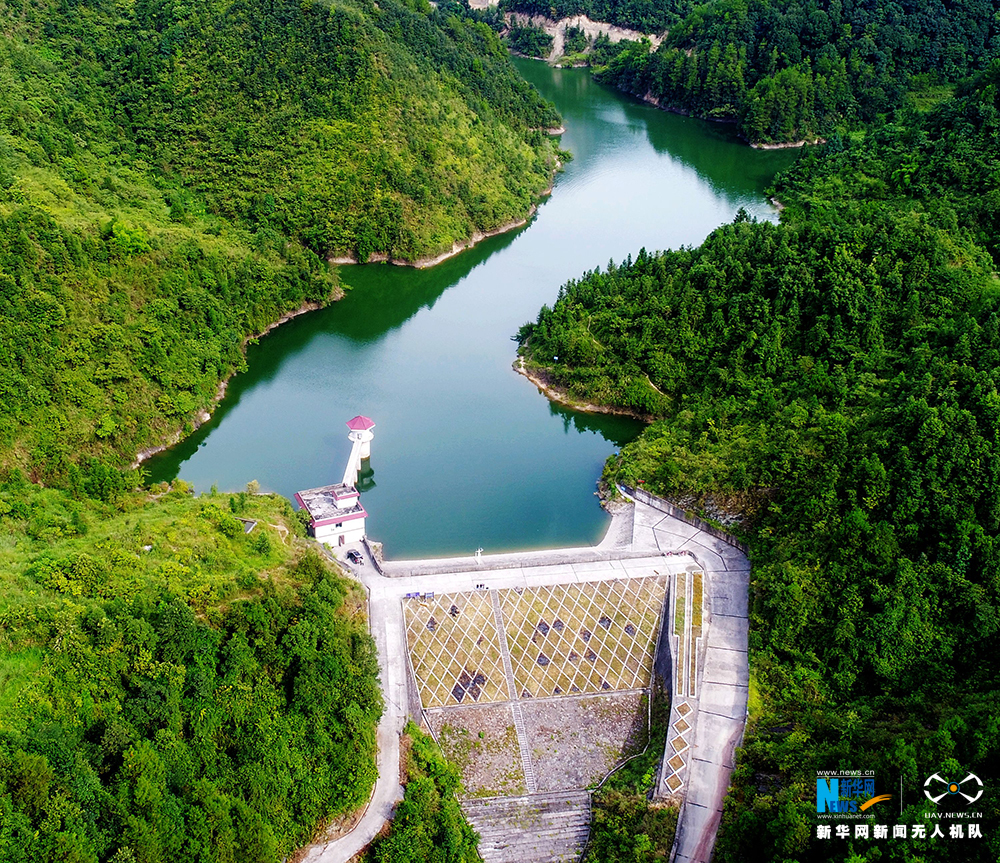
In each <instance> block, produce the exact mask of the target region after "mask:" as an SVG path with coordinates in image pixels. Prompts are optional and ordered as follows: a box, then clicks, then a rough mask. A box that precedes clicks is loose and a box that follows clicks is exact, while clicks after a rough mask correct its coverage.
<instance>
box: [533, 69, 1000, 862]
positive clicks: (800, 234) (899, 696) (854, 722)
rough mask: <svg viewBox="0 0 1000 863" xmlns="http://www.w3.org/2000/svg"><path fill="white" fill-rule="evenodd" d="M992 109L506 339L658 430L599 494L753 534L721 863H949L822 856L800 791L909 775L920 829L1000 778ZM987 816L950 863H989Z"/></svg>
mask: <svg viewBox="0 0 1000 863" xmlns="http://www.w3.org/2000/svg"><path fill="white" fill-rule="evenodd" d="M998 85H1000V66H994V67H992V68H991V69H990V70H989V72H988V73H987V74H984V75H982V76H981V77H979V78H978V79H976V80H975V81H973V82H971V83H970V84H968V85H966V86H964V87H963V88H962V89H961V91H960V93H959V95H958V96H957V97H956V98H954V99H951V100H948V101H946V102H944V103H943V104H941V105H940V106H939V107H937V108H936V109H935V110H933V111H931V112H930V113H929V114H927V115H926V116H923V115H919V114H917V113H916V112H912V111H911V112H909V113H907V114H906V115H905V116H902V117H900V118H899V119H898V120H897V122H894V123H890V124H886V125H884V126H882V127H880V128H877V129H873V130H871V131H870V132H869V133H868V134H867V135H866V136H863V137H860V138H858V139H856V140H855V139H841V138H837V139H836V140H833V141H831V142H830V144H828V145H827V146H826V147H824V148H822V150H820V151H818V152H811V153H809V154H807V155H806V156H804V157H803V158H802V159H801V160H800V161H799V162H798V163H797V165H796V167H795V168H794V169H793V170H792V171H790V172H789V173H788V174H787V175H786V176H785V177H783V178H781V179H780V181H779V183H778V187H777V192H776V193H777V195H778V197H779V198H780V200H781V201H782V202H783V203H785V204H786V209H785V210H784V212H783V214H782V220H781V224H779V225H772V224H768V223H763V224H757V223H753V222H751V221H749V220H747V219H746V218H744V217H741V218H738V219H737V220H736V223H735V224H732V225H729V226H726V227H723V228H720V229H719V230H717V231H716V232H715V233H714V234H712V235H711V236H710V237H709V238H708V240H706V242H705V243H704V244H703V245H702V246H700V247H698V248H695V249H682V250H679V251H675V252H667V253H661V254H655V255H650V254H648V253H646V252H641V253H640V254H639V255H638V257H637V258H636V259H635V260H629V261H627V262H625V263H624V264H622V265H620V266H611V267H609V268H608V269H607V270H606V271H603V272H602V271H594V272H591V273H588V274H587V275H586V276H584V277H583V278H582V279H580V280H579V281H575V282H571V283H569V284H567V285H566V286H565V287H564V288H563V289H562V290H561V291H560V296H559V300H558V302H557V303H556V304H555V307H554V308H552V309H549V308H543V309H542V311H541V313H540V314H539V317H538V320H537V322H535V323H533V324H528V325H525V326H524V327H523V328H522V330H521V331H520V333H519V339H520V342H521V345H522V353H523V355H524V356H525V357H526V358H527V360H528V362H529V365H530V366H532V367H534V369H535V370H536V372H537V373H539V374H543V375H546V376H547V377H548V378H549V379H550V380H552V381H554V382H555V383H557V384H559V385H561V386H563V387H564V388H566V389H567V390H568V391H569V392H570V393H571V394H572V395H574V396H576V397H578V398H580V399H583V400H586V401H589V402H593V401H600V402H603V403H606V404H612V405H617V406H620V407H621V408H623V409H627V410H632V411H637V412H641V413H646V414H653V415H654V416H655V417H657V421H656V422H655V423H653V424H652V425H651V426H650V427H649V428H648V429H647V431H646V432H645V433H644V434H643V435H642V436H641V437H640V438H639V440H637V441H636V442H635V443H634V444H630V445H629V446H627V447H625V448H624V449H623V450H622V452H621V455H620V456H619V457H616V458H613V459H611V460H610V461H609V462H608V464H607V466H606V470H605V474H606V479H608V480H624V481H627V482H629V483H635V482H638V481H643V482H645V487H646V488H649V489H651V490H653V491H655V492H658V493H660V494H664V495H666V496H668V497H670V498H673V499H675V500H680V501H684V502H685V503H686V505H688V506H691V507H694V508H696V509H702V510H704V511H707V512H714V513H716V514H721V513H722V512H726V511H728V512H730V513H739V514H740V515H741V518H742V522H741V524H740V526H739V527H738V528H737V529H738V530H741V531H742V532H743V534H744V536H745V538H746V540H747V541H748V542H749V544H750V547H751V558H752V562H753V567H754V568H753V580H752V585H751V593H752V596H751V673H752V677H753V683H752V695H751V710H752V713H751V717H750V723H749V726H748V732H747V737H746V741H745V745H744V750H743V752H742V754H741V756H740V758H739V760H738V766H737V771H736V773H735V774H734V777H733V782H734V791H733V793H732V795H731V797H730V798H729V801H728V803H727V809H726V814H725V817H724V820H723V829H722V833H721V836H720V840H719V845H718V855H719V856H720V859H724V860H728V861H734V863H735V861H762V863H763V861H774V860H793V859H794V860H806V859H830V860H844V859H848V858H849V859H853V860H857V861H874V860H884V859H893V860H904V859H905V860H917V859H920V860H945V859H954V854H955V851H954V849H949V847H948V843H938V844H934V843H927V842H923V843H921V842H920V841H919V840H912V841H911V842H910V844H906V843H902V842H897V843H895V844H894V845H893V846H891V847H890V846H887V845H886V844H885V843H882V847H881V848H879V847H875V843H869V842H866V841H864V840H858V841H855V840H851V841H850V842H832V843H830V842H827V843H824V842H818V841H815V840H814V839H812V837H813V836H814V828H813V826H812V825H813V824H814V823H815V808H814V807H815V793H816V785H815V776H816V773H815V771H816V770H820V769H831V768H834V767H842V768H853V769H870V770H875V771H876V774H877V776H878V777H880V778H879V782H880V785H879V788H881V787H882V785H881V783H883V782H886V783H888V782H890V781H892V782H898V779H897V777H899V776H901V777H902V781H903V787H904V789H905V790H906V791H907V793H908V794H909V797H908V800H909V801H910V802H911V803H914V805H911V806H909V807H908V809H907V810H906V812H905V820H907V821H909V822H910V823H919V822H921V821H922V820H923V812H924V807H923V806H920V805H916V804H915V801H916V800H918V799H920V797H919V788H920V787H921V785H922V783H923V780H924V779H925V778H926V777H927V776H929V775H930V774H931V773H933V772H935V771H939V770H941V771H944V773H945V774H946V775H951V774H952V773H955V772H957V771H959V770H970V771H974V772H976V773H977V774H978V775H979V776H980V777H981V778H982V780H983V781H984V783H985V784H986V787H987V788H995V787H996V784H997V781H998V780H1000V771H998V769H997V766H998V764H1000V726H998V724H997V720H996V716H997V714H998V712H1000V686H998V680H1000V660H998V656H1000V555H998V545H997V535H998V531H1000V468H998V464H1000V396H998V393H997V389H998V384H1000V372H998V369H1000V291H998V288H997V277H996V274H995V271H996V268H997V264H998V258H997V255H998V246H997V236H998V232H997V228H998V225H997V203H996V202H997V200H1000V179H998V178H1000V174H998V172H997V168H998V166H1000V143H998V142H1000V137H998V134H997V133H998V130H1000V98H998ZM556 358H558V359H556ZM758 699H759V700H758ZM963 775H964V774H963ZM886 790H887V791H890V792H891V791H893V788H892V787H889V786H888V785H887V786H886ZM893 805H896V803H895V801H894V804H893ZM978 805H979V806H980V807H982V809H983V813H984V816H983V822H984V823H983V828H982V829H983V833H984V835H985V836H986V839H985V840H984V841H983V842H975V843H969V842H966V843H965V844H964V845H963V847H962V849H961V857H962V859H963V860H983V861H986V860H990V861H992V860H995V859H997V856H998V852H1000V836H998V828H1000V809H998V805H997V797H996V796H994V795H992V794H988V795H987V797H984V798H983V801H982V802H981V803H980V804H978ZM929 832H930V829H929V828H928V833H929ZM852 855H857V856H852ZM887 855H888V856H887Z"/></svg>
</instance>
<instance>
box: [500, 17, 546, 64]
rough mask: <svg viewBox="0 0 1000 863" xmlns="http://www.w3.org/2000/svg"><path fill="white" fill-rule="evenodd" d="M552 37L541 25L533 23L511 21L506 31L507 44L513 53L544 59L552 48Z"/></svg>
mask: <svg viewBox="0 0 1000 863" xmlns="http://www.w3.org/2000/svg"><path fill="white" fill-rule="evenodd" d="M552 41H553V40H552V37H551V36H550V35H549V34H548V33H546V32H545V31H544V30H543V29H542V28H541V27H536V26H534V25H533V24H525V25H523V26H522V25H520V24H518V23H517V22H516V21H514V22H512V23H511V25H510V28H509V29H508V31H507V35H506V42H507V46H508V47H509V48H510V50H511V51H513V52H514V53H515V54H521V55H522V56H524V57H536V58H538V59H540V60H544V59H545V58H546V57H548V56H549V52H550V51H551V50H552Z"/></svg>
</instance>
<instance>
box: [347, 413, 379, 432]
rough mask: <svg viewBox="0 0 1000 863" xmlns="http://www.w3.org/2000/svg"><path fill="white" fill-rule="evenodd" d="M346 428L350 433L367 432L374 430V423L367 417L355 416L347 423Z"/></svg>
mask: <svg viewBox="0 0 1000 863" xmlns="http://www.w3.org/2000/svg"><path fill="white" fill-rule="evenodd" d="M347 427H348V428H349V429H350V430H351V431H368V429H373V428H375V423H374V422H372V420H370V419H368V417H363V416H356V417H355V418H354V419H352V420H348V421H347Z"/></svg>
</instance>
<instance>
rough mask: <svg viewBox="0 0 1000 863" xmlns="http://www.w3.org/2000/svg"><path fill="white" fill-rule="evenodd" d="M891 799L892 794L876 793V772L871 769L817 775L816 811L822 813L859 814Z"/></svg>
mask: <svg viewBox="0 0 1000 863" xmlns="http://www.w3.org/2000/svg"><path fill="white" fill-rule="evenodd" d="M891 799H892V795H891V794H879V795H876V794H875V774H874V773H872V772H871V771H865V772H862V771H856V772H845V773H836V774H828V775H824V776H817V777H816V812H818V813H820V814H825V813H832V814H834V815H853V814H858V813H861V812H865V811H867V810H868V809H870V808H871V807H872V806H874V805H875V804H876V803H881V802H882V801H883V800H891Z"/></svg>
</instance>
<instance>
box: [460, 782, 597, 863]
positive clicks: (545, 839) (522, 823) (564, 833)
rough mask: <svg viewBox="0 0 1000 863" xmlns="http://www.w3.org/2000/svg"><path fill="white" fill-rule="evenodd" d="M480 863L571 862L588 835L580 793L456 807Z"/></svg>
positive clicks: (586, 801)
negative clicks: (476, 839) (471, 832)
mask: <svg viewBox="0 0 1000 863" xmlns="http://www.w3.org/2000/svg"><path fill="white" fill-rule="evenodd" d="M462 809H463V810H464V811H465V815H466V817H467V818H468V819H469V822H470V823H471V824H472V826H473V827H474V828H475V830H476V832H477V833H479V835H480V837H481V841H480V843H479V853H480V855H481V856H482V858H483V861H484V863H576V861H578V860H579V859H580V855H581V854H582V853H583V849H584V846H585V845H586V843H587V835H588V833H589V831H590V795H589V794H588V793H587V792H586V791H567V792H562V793H554V794H532V795H529V796H527V797H491V798H489V799H485V800H466V801H464V802H463V803H462Z"/></svg>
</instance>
